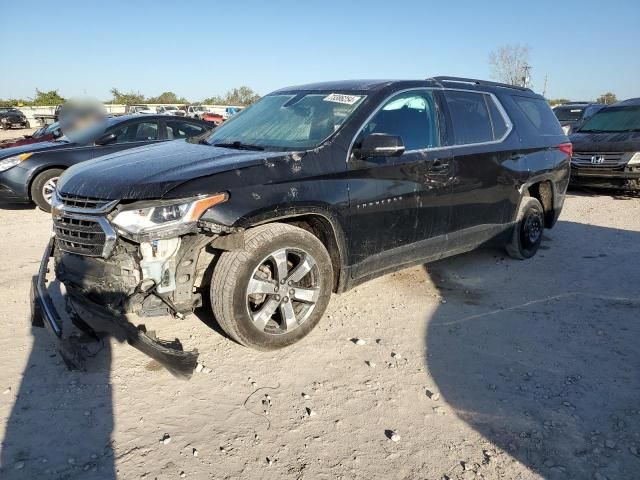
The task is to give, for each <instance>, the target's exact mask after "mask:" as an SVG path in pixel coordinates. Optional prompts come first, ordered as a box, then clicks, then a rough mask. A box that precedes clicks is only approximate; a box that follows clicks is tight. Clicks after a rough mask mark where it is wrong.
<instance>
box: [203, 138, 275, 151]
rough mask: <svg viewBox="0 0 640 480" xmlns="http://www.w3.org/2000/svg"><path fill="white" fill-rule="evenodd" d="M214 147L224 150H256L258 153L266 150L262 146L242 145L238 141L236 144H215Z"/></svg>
mask: <svg viewBox="0 0 640 480" xmlns="http://www.w3.org/2000/svg"><path fill="white" fill-rule="evenodd" d="M213 146H214V147H223V148H235V149H237V150H256V151H261V150H264V147H261V146H260V145H252V144H250V143H242V142H240V141H238V140H236V141H235V142H224V143H214V144H213Z"/></svg>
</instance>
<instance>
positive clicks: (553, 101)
mask: <svg viewBox="0 0 640 480" xmlns="http://www.w3.org/2000/svg"><path fill="white" fill-rule="evenodd" d="M547 102H549V105H551V106H552V107H553V106H554V105H562V104H564V103H571V100H569V99H568V98H551V99H549V100H547Z"/></svg>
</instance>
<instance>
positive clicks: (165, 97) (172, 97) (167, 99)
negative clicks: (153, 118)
mask: <svg viewBox="0 0 640 480" xmlns="http://www.w3.org/2000/svg"><path fill="white" fill-rule="evenodd" d="M147 103H189V100H187V99H186V98H184V97H178V96H177V95H176V94H175V93H173V92H162V93H161V94H160V95H158V96H157V97H149V98H147Z"/></svg>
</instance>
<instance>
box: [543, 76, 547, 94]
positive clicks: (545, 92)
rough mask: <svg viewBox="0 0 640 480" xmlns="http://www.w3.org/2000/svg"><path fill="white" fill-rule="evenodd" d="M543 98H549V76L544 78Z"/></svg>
mask: <svg viewBox="0 0 640 480" xmlns="http://www.w3.org/2000/svg"><path fill="white" fill-rule="evenodd" d="M542 96H543V97H544V98H547V76H546V75H545V76H544V88H543V89H542Z"/></svg>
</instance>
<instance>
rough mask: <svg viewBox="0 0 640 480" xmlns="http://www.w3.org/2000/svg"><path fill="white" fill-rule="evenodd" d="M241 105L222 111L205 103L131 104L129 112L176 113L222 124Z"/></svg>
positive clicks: (239, 109)
mask: <svg viewBox="0 0 640 480" xmlns="http://www.w3.org/2000/svg"><path fill="white" fill-rule="evenodd" d="M241 110H242V108H240V107H225V108H224V110H222V111H214V110H212V109H209V108H207V107H205V106H204V105H185V106H182V107H177V106H175V105H161V106H159V107H156V108H155V110H154V109H153V108H152V107H150V106H148V105H129V106H127V109H126V111H127V113H130V114H133V113H139V114H144V115H149V114H154V113H158V114H161V115H175V116H178V117H189V118H197V119H199V120H204V121H205V122H211V123H215V124H216V125H219V124H221V123H222V122H224V121H225V120H228V119H229V118H231V117H232V116H233V115H235V114H236V113H238V112H240V111H241Z"/></svg>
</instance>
